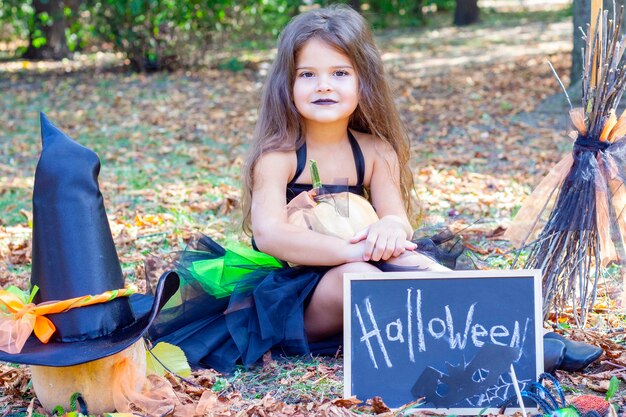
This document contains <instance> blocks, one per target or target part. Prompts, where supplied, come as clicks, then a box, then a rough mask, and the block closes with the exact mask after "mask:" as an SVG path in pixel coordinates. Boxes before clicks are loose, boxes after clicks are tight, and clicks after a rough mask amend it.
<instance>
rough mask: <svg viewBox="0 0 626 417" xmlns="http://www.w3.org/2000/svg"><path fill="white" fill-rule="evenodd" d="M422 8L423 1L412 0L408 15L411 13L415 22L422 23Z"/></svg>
mask: <svg viewBox="0 0 626 417" xmlns="http://www.w3.org/2000/svg"><path fill="white" fill-rule="evenodd" d="M423 7H424V0H413V2H412V3H411V9H410V10H409V13H411V15H413V17H414V18H415V20H416V21H417V22H420V23H423V22H424V12H423V11H422V8H423Z"/></svg>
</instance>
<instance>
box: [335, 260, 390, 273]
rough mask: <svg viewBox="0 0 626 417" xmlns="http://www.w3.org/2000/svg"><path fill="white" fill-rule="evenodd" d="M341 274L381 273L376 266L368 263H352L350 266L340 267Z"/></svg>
mask: <svg viewBox="0 0 626 417" xmlns="http://www.w3.org/2000/svg"><path fill="white" fill-rule="evenodd" d="M339 268H341V273H342V274H343V273H347V272H350V273H358V272H363V273H368V272H380V269H378V268H376V267H375V266H374V265H372V264H370V263H368V262H350V263H349V264H344V265H342V266H340V267H339Z"/></svg>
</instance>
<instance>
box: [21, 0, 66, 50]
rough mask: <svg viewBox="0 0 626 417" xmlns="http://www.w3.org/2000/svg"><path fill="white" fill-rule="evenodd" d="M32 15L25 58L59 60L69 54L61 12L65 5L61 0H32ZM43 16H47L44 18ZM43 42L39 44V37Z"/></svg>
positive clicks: (64, 23) (63, 17) (63, 18)
mask: <svg viewBox="0 0 626 417" xmlns="http://www.w3.org/2000/svg"><path fill="white" fill-rule="evenodd" d="M32 5H33V9H34V17H33V23H32V25H31V28H30V34H29V44H28V49H27V50H26V52H25V53H24V55H23V57H24V58H26V59H54V60H59V59H63V58H67V57H68V56H69V49H68V47H67V42H66V39H65V29H66V28H67V22H66V19H65V15H64V13H63V8H64V7H65V6H66V4H65V2H63V1H62V0H33V4H32ZM44 16H47V20H46V18H44ZM42 38H43V39H45V43H43V44H40V40H41V39H42Z"/></svg>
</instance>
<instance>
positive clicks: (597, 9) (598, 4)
mask: <svg viewBox="0 0 626 417" xmlns="http://www.w3.org/2000/svg"><path fill="white" fill-rule="evenodd" d="M601 13H602V0H591V17H590V21H589V23H590V25H589V27H590V31H589V35H588V36H590V37H591V39H592V42H593V38H594V34H595V32H596V22H598V14H601ZM601 34H602V20H600V21H599V22H598V38H600V36H601ZM598 40H599V42H600V44H602V42H601V40H600V39H598ZM594 46H595V45H594V44H593V43H592V44H591V48H594ZM597 67H598V54H596V55H595V56H594V58H593V65H592V67H591V85H592V86H593V87H597V85H598V80H597Z"/></svg>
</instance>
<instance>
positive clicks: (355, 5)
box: [348, 0, 361, 12]
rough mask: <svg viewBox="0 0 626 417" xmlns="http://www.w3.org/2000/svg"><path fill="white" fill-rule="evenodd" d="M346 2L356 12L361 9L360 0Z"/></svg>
mask: <svg viewBox="0 0 626 417" xmlns="http://www.w3.org/2000/svg"><path fill="white" fill-rule="evenodd" d="M348 4H349V5H350V7H352V8H353V9H354V10H356V11H357V12H360V11H361V0H350V1H349V2H348Z"/></svg>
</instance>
